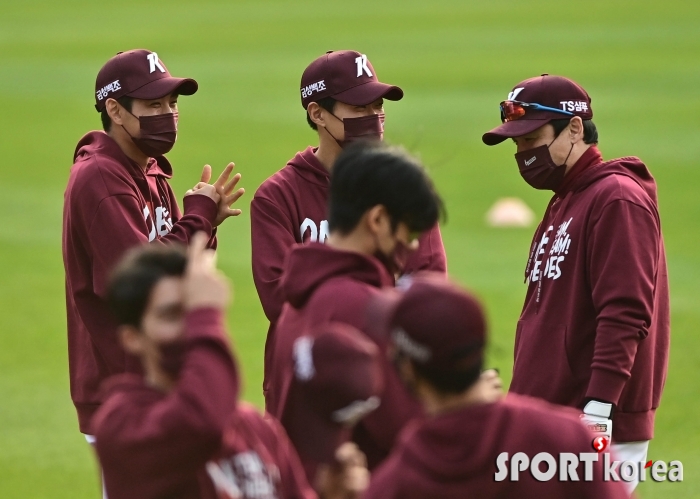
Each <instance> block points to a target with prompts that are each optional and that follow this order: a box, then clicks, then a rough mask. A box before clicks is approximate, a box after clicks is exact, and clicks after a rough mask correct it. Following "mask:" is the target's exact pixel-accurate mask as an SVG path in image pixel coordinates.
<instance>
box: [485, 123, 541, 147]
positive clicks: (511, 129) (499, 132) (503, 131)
mask: <svg viewBox="0 0 700 499" xmlns="http://www.w3.org/2000/svg"><path fill="white" fill-rule="evenodd" d="M550 121H552V118H544V119H536V120H532V119H531V120H526V119H520V120H514V121H508V122H507V123H503V124H502V125H501V126H497V127H496V128H494V129H493V130H491V131H489V132H486V133H485V134H484V135H483V136H482V137H481V140H483V141H484V144H486V145H487V146H495V145H496V144H500V143H501V142H503V141H504V140H506V139H510V138H513V137H520V136H521V135H525V134H526V133H530V132H534V131H535V130H537V129H538V128H540V127H541V126H544V125H546V124H547V123H549V122H550Z"/></svg>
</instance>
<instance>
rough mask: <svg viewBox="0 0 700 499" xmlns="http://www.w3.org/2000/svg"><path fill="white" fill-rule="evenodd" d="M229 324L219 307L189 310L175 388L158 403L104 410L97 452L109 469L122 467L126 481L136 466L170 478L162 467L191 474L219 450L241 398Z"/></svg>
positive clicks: (126, 398)
mask: <svg viewBox="0 0 700 499" xmlns="http://www.w3.org/2000/svg"><path fill="white" fill-rule="evenodd" d="M223 323H224V320H223V314H222V312H221V311H219V310H216V309H213V308H202V309H196V310H193V311H191V312H189V313H188V314H187V316H186V320H185V327H186V333H185V342H186V346H185V348H186V353H185V360H184V364H183V366H182V368H181V370H180V374H179V377H178V381H177V384H176V386H175V388H174V389H173V391H172V392H171V393H170V394H168V395H167V396H166V397H164V398H162V399H161V400H159V401H157V402H155V403H154V404H143V403H139V401H138V400H136V401H134V402H133V403H131V404H126V403H121V404H114V405H112V406H111V410H110V411H107V412H106V414H104V415H100V414H98V416H101V417H98V418H97V421H96V428H95V433H96V442H97V451H98V454H99V456H100V460H101V461H102V462H103V466H104V467H105V469H107V468H108V467H109V469H111V470H115V469H117V470H122V472H123V473H124V476H123V477H121V479H123V480H128V479H129V476H128V475H129V471H130V470H131V471H135V470H144V469H151V470H153V476H152V478H153V479H154V480H156V479H158V478H162V479H166V477H163V476H161V477H158V476H157V473H158V471H157V470H161V471H160V473H167V474H170V475H173V476H177V475H178V474H191V473H192V472H193V470H196V469H197V468H199V467H201V466H202V465H203V464H204V463H205V462H206V460H207V459H209V458H210V457H211V455H212V454H213V453H214V452H216V451H217V450H218V449H219V446H220V444H221V438H222V434H223V430H224V427H225V424H226V422H227V421H228V418H229V417H230V416H231V414H232V412H233V411H234V410H235V407H236V401H237V396H238V376H237V371H236V365H235V362H234V360H233V357H232V356H231V353H230V350H229V347H228V341H227V339H226V336H225V330H224V324H223ZM122 396H123V398H122V401H126V402H129V401H130V400H131V399H130V398H129V392H123V393H122ZM108 402H109V399H108ZM137 474H138V475H142V473H137ZM111 476H112V478H113V479H115V478H117V477H116V475H115V474H111ZM108 485H109V484H108Z"/></svg>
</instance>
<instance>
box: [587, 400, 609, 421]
mask: <svg viewBox="0 0 700 499" xmlns="http://www.w3.org/2000/svg"><path fill="white" fill-rule="evenodd" d="M583 413H584V414H588V415H589V416H597V417H599V418H606V419H610V414H611V413H612V404H606V403H605V402H598V401H596V400H591V401H590V402H588V403H587V404H586V407H584V408H583Z"/></svg>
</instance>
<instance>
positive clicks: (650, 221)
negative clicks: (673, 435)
mask: <svg viewBox="0 0 700 499" xmlns="http://www.w3.org/2000/svg"><path fill="white" fill-rule="evenodd" d="M592 118H593V110H592V108H591V98H590V97H589V95H588V93H587V92H586V91H585V90H584V89H583V88H582V87H581V86H580V85H578V84H577V83H575V82H574V81H572V80H570V79H567V78H564V77H561V76H553V75H546V74H545V75H542V76H537V77H534V78H530V79H527V80H525V81H523V82H521V83H518V84H517V85H516V86H515V87H514V88H513V90H512V91H511V92H510V93H509V95H508V98H507V100H505V101H503V102H502V103H501V121H502V122H503V124H502V125H500V126H499V127H497V128H495V129H493V130H491V131H490V132H488V133H486V134H484V136H483V141H484V143H486V144H487V145H494V144H498V143H500V142H502V141H504V140H506V139H508V138H511V139H512V140H513V142H514V143H515V146H516V148H517V153H516V155H515V160H516V163H517V165H518V169H519V170H520V174H521V176H522V177H523V179H524V180H525V181H526V182H527V183H528V184H529V185H530V186H532V187H533V188H535V189H543V190H551V191H554V196H553V197H552V199H551V201H550V202H549V205H548V206H547V210H546V211H545V214H544V217H543V219H542V222H541V223H540V225H539V227H538V229H537V231H536V232H535V235H534V238H533V242H532V247H531V249H530V256H529V258H528V260H527V267H526V270H525V282H526V283H527V285H528V286H527V293H526V296H525V304H524V306H523V310H522V313H521V315H520V320H519V321H518V327H517V331H516V336H515V364H514V367H513V380H512V383H511V385H510V391H512V392H514V393H521V394H525V395H531V396H534V397H540V398H542V399H544V400H547V401H548V402H552V403H556V404H562V405H566V406H570V407H575V408H578V409H579V410H582V411H583V414H582V417H583V418H584V419H585V420H586V421H588V422H589V423H590V426H591V428H595V429H596V430H597V431H599V432H600V434H601V435H602V436H603V437H604V438H605V439H607V440H608V441H610V438H611V437H612V447H613V452H614V453H616V454H617V456H618V458H620V460H622V461H632V462H636V463H640V462H641V463H645V462H646V460H647V459H646V456H647V450H648V448H649V441H650V440H651V438H653V436H654V417H655V414H656V409H657V408H658V407H659V403H660V401H661V393H662V391H663V387H664V383H665V381H666V372H667V366H668V353H669V343H670V316H669V288H668V272H667V268H666V254H665V250H664V241H663V237H662V234H661V221H660V218H659V210H658V202H657V192H656V182H655V181H654V178H653V177H652V175H651V173H650V172H649V170H648V169H647V167H646V166H645V165H644V163H642V161H641V160H640V159H639V158H636V157H633V156H628V157H624V158H618V159H612V160H608V161H604V160H603V157H602V155H601V153H600V151H599V149H598V146H597V144H598V131H597V129H596V126H595V124H594V123H593V121H592ZM543 359H547V360H546V361H545V362H543ZM636 484H637V480H636V479H633V480H631V481H630V483H629V488H630V490H633V489H634V487H635V486H636Z"/></svg>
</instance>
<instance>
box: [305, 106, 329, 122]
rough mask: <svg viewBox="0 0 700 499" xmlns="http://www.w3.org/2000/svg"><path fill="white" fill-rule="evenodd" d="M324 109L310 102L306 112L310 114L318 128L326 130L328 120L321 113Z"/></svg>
mask: <svg viewBox="0 0 700 499" xmlns="http://www.w3.org/2000/svg"><path fill="white" fill-rule="evenodd" d="M322 109H323V108H322V107H321V106H319V105H318V102H309V105H308V106H307V107H306V112H307V113H309V118H310V119H311V121H313V122H314V123H315V124H316V126H317V127H321V128H325V126H326V120H325V119H324V117H323V113H322V112H321V110H322Z"/></svg>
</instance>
